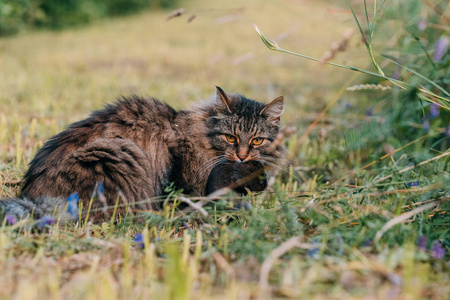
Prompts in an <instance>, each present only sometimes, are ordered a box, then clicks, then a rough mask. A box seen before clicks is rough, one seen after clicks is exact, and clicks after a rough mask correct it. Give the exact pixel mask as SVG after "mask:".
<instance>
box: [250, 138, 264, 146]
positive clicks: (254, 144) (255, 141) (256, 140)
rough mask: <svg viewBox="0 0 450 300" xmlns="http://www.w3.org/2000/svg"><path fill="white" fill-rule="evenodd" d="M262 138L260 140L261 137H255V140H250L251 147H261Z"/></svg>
mask: <svg viewBox="0 0 450 300" xmlns="http://www.w3.org/2000/svg"><path fill="white" fill-rule="evenodd" d="M264 140H265V139H264V138H261V137H257V138H254V139H253V140H252V146H261V145H262V143H263V142H264Z"/></svg>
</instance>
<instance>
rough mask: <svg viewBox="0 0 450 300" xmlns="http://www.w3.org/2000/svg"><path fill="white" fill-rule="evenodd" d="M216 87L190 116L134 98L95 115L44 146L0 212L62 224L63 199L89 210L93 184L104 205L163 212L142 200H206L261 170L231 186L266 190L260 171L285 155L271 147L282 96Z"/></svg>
mask: <svg viewBox="0 0 450 300" xmlns="http://www.w3.org/2000/svg"><path fill="white" fill-rule="evenodd" d="M216 88H217V89H216V95H215V99H213V101H211V102H203V103H200V104H199V105H197V106H194V107H192V108H191V109H190V110H181V111H176V110H175V109H173V108H172V107H171V106H169V105H167V104H166V103H163V102H161V101H159V100H157V99H155V98H141V97H138V96H132V97H128V98H125V97H122V98H121V99H119V100H118V101H117V102H116V103H115V104H109V105H106V106H105V108H104V109H102V110H98V111H94V112H93V113H92V114H91V115H90V116H89V117H88V118H86V119H84V120H82V121H79V122H75V123H73V124H72V125H70V126H69V127H68V128H67V129H66V130H64V131H62V132H61V133H59V134H57V135H55V136H54V137H52V138H50V139H49V140H48V141H47V142H46V143H45V144H44V146H43V147H42V148H41V149H40V150H39V151H38V152H37V154H36V156H35V157H34V158H33V159H32V161H31V162H30V164H29V168H28V171H27V172H26V174H25V176H24V178H23V180H22V185H21V190H20V195H19V199H16V200H0V210H2V211H3V215H4V216H7V215H14V216H15V217H17V218H26V217H27V216H29V215H30V214H33V217H34V218H38V217H42V216H44V215H48V214H50V215H51V214H54V213H55V211H58V212H59V213H60V214H62V218H63V219H64V220H66V219H69V216H68V215H67V213H65V212H64V206H65V205H66V203H65V200H64V199H65V198H66V197H67V196H69V195H70V194H71V193H73V192H75V191H76V192H77V193H78V195H79V198H80V201H82V202H83V205H84V207H86V206H87V205H88V204H89V201H90V199H91V197H92V190H93V189H94V187H95V186H96V184H97V183H98V182H102V183H103V187H104V196H105V197H106V200H107V203H106V204H107V205H111V206H112V205H114V204H115V202H116V199H117V197H118V192H119V191H120V193H121V196H122V197H123V198H124V201H125V202H126V203H128V204H131V205H130V206H131V208H132V209H134V210H158V209H161V206H160V203H158V202H156V201H143V200H146V199H150V198H154V197H157V196H161V195H163V194H164V189H165V188H166V187H167V186H169V184H170V183H174V185H175V186H176V188H177V189H183V193H185V194H190V195H194V196H205V195H206V194H209V193H212V192H214V191H215V190H217V189H220V188H222V187H225V186H228V185H230V184H233V183H235V182H236V181H239V180H240V179H242V178H244V177H246V176H249V175H251V174H252V173H253V172H254V171H259V172H260V174H258V175H261V176H262V177H261V176H256V177H255V176H253V177H254V178H249V181H248V182H244V183H243V182H240V183H239V186H237V187H234V188H235V190H236V191H237V192H239V193H243V194H245V193H246V191H247V190H250V191H252V190H253V191H261V190H263V189H264V188H265V187H266V185H267V182H266V177H265V176H266V174H265V172H267V169H269V168H268V167H269V166H273V165H276V164H277V161H278V160H279V159H281V158H282V157H283V156H284V154H285V151H286V150H285V148H284V146H283V145H282V144H279V145H276V144H275V145H274V144H273V142H274V141H275V138H276V137H277V134H278V133H279V128H280V117H281V115H282V113H283V111H284V109H285V102H284V98H283V97H282V96H281V97H278V98H276V99H275V100H273V101H272V102H270V103H269V104H264V103H261V102H257V101H254V100H250V99H247V98H246V97H244V96H242V95H239V94H230V95H228V94H227V93H225V92H224V91H223V90H222V89H221V88H220V87H216ZM261 170H262V171H261ZM0 213H1V211H0Z"/></svg>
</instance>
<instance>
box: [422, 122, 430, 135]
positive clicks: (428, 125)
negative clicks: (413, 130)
mask: <svg viewBox="0 0 450 300" xmlns="http://www.w3.org/2000/svg"><path fill="white" fill-rule="evenodd" d="M423 129H424V130H425V132H426V133H428V131H430V121H428V119H424V120H423Z"/></svg>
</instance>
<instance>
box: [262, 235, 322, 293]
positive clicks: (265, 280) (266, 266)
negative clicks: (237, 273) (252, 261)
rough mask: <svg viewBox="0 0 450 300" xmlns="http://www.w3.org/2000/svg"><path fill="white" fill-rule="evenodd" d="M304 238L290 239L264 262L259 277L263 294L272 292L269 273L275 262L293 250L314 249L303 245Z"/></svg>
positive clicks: (311, 246) (305, 244)
mask: <svg viewBox="0 0 450 300" xmlns="http://www.w3.org/2000/svg"><path fill="white" fill-rule="evenodd" d="M302 240H303V239H302V237H299V236H296V237H293V238H290V239H289V240H287V241H286V242H284V243H282V244H281V245H280V246H278V247H277V248H275V249H274V250H273V251H272V252H270V254H269V256H268V257H267V258H266V259H265V260H264V262H263V264H262V266H261V272H260V275H259V288H260V291H261V292H265V291H266V292H267V291H269V290H270V285H269V273H270V270H271V269H272V266H273V264H274V263H275V261H276V260H277V259H278V258H280V257H281V256H282V255H283V254H285V253H286V252H288V251H289V250H291V249H292V248H300V249H313V248H315V246H314V245H312V244H308V243H303V242H302Z"/></svg>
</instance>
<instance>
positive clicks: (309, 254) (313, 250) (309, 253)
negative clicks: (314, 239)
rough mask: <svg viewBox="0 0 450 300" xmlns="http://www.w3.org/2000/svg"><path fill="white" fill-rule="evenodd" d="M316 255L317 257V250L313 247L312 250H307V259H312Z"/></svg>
mask: <svg viewBox="0 0 450 300" xmlns="http://www.w3.org/2000/svg"><path fill="white" fill-rule="evenodd" d="M317 255H319V248H317V247H314V248H311V249H309V250H308V256H309V257H312V258H314V257H316V256H317Z"/></svg>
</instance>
